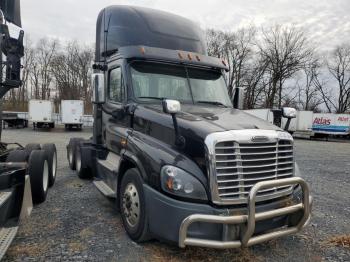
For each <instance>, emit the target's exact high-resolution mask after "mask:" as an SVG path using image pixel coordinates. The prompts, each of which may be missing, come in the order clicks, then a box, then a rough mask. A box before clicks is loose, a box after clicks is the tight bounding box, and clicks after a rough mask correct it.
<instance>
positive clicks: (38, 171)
mask: <svg viewBox="0 0 350 262" xmlns="http://www.w3.org/2000/svg"><path fill="white" fill-rule="evenodd" d="M27 171H28V174H29V177H30V184H31V189H32V198H33V203H34V204H39V203H42V202H44V201H45V200H46V196H47V191H48V188H49V162H48V156H47V154H46V152H45V151H44V150H33V151H32V152H31V154H30V156H29V160H28V169H27Z"/></svg>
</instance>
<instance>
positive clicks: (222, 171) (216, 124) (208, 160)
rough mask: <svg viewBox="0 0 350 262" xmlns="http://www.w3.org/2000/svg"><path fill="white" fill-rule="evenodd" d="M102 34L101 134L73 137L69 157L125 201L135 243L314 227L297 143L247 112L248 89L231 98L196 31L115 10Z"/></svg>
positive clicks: (217, 242)
mask: <svg viewBox="0 0 350 262" xmlns="http://www.w3.org/2000/svg"><path fill="white" fill-rule="evenodd" d="M96 35H97V38H96V57H95V63H94V65H93V68H94V74H93V76H92V88H93V93H94V95H93V103H94V128H93V137H92V138H91V139H90V140H83V139H79V138H73V139H71V140H70V142H69V144H68V146H67V157H68V161H69V164H70V167H71V168H72V169H75V170H77V173H78V175H79V176H80V177H81V178H93V179H94V184H95V185H96V186H97V188H98V189H99V190H100V191H101V192H102V193H103V194H104V195H106V196H107V197H111V198H115V199H116V205H117V207H118V209H119V210H120V212H121V217H122V220H123V224H124V227H125V229H126V231H127V233H128V235H129V236H130V237H131V238H132V239H133V240H134V241H137V242H141V241H145V240H148V239H152V238H156V239H160V240H165V241H169V242H173V243H176V244H178V245H179V246H180V247H185V246H188V245H193V246H205V247H212V248H237V247H241V246H250V245H253V244H258V243H261V242H264V241H267V240H270V239H273V238H276V237H280V236H283V235H288V234H292V233H296V232H298V231H299V230H300V229H301V228H302V227H303V226H305V224H306V223H307V221H308V220H309V218H310V212H311V204H312V198H311V196H310V194H309V188H308V185H307V184H306V183H305V181H304V180H303V179H302V178H300V172H299V169H298V167H297V165H296V163H295V160H294V150H293V138H292V136H291V135H290V134H289V133H287V132H285V131H284V130H282V129H281V128H279V127H277V126H274V125H272V124H270V123H268V122H265V121H263V120H261V119H259V118H256V117H254V116H251V115H249V114H247V113H244V112H243V111H241V110H240V108H241V101H242V92H241V90H240V89H236V90H235V94H234V97H233V101H232V100H231V98H230V97H229V95H228V91H227V90H228V89H227V83H226V80H225V71H227V70H228V65H227V63H226V62H225V61H224V60H222V59H219V58H214V57H209V56H207V53H206V46H205V41H204V37H203V34H202V32H201V30H200V29H199V27H198V26H197V25H195V24H194V23H193V22H191V21H190V20H187V19H185V18H182V17H179V16H176V15H173V14H169V13H166V12H162V11H157V10H153V9H147V8H140V7H131V6H111V7H107V8H105V9H104V10H102V11H101V13H100V15H99V17H98V21H97V34H96ZM286 114H288V113H286ZM287 116H288V115H287Z"/></svg>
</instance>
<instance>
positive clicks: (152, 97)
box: [138, 96, 164, 100]
mask: <svg viewBox="0 0 350 262" xmlns="http://www.w3.org/2000/svg"><path fill="white" fill-rule="evenodd" d="M138 98H141V99H156V100H163V99H164V97H157V96H139V97H138Z"/></svg>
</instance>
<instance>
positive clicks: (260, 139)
mask: <svg viewBox="0 0 350 262" xmlns="http://www.w3.org/2000/svg"><path fill="white" fill-rule="evenodd" d="M251 140H252V142H255V143H258V142H267V141H269V138H268V137H267V136H253V137H252V139H251Z"/></svg>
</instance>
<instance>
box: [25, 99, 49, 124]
mask: <svg viewBox="0 0 350 262" xmlns="http://www.w3.org/2000/svg"><path fill="white" fill-rule="evenodd" d="M29 121H30V122H31V123H33V127H34V129H35V128H36V127H37V128H43V127H47V128H55V108H54V104H53V102H52V101H49V100H30V101H29Z"/></svg>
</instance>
